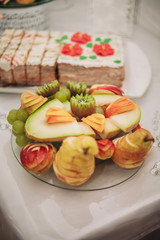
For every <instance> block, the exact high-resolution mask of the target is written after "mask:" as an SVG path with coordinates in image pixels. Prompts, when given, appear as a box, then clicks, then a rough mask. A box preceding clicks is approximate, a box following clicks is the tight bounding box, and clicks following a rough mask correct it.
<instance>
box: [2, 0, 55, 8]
mask: <svg viewBox="0 0 160 240" xmlns="http://www.w3.org/2000/svg"><path fill="white" fill-rule="evenodd" d="M53 1H54V0H35V2H34V3H31V4H26V5H25V4H19V3H17V2H13V1H10V2H8V3H7V4H6V5H3V4H2V3H0V8H25V7H33V6H38V5H41V4H44V3H49V2H53Z"/></svg>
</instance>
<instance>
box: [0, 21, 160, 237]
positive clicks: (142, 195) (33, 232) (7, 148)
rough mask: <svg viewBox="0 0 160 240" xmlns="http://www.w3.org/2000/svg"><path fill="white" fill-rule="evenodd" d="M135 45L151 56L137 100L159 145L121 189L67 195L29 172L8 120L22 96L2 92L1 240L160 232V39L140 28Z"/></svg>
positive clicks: (132, 235)
mask: <svg viewBox="0 0 160 240" xmlns="http://www.w3.org/2000/svg"><path fill="white" fill-rule="evenodd" d="M131 40H132V41H133V42H134V43H136V44H137V45H138V46H139V47H140V48H141V50H142V51H143V52H144V53H145V55H146V57H147V58H148V60H149V62H150V65H151V69H152V77H151V81H150V84H149V86H148V88H147V90H146V91H145V93H144V94H143V95H142V96H140V97H137V98H133V99H134V101H135V102H136V103H137V104H138V105H139V106H140V108H141V110H142V116H141V123H142V124H143V125H144V126H145V127H146V128H148V129H149V131H150V132H151V133H152V135H153V136H154V138H155V143H154V146H153V148H152V150H151V152H150V154H149V156H148V157H147V158H146V160H145V162H144V164H143V165H142V167H141V168H140V169H139V171H138V172H137V173H136V174H135V175H134V176H132V177H131V178H130V179H128V180H127V181H125V182H123V183H121V184H119V185H117V186H114V187H111V188H107V189H103V190H97V191H73V190H65V189H61V188H57V187H53V186H50V185H48V184H46V183H43V182H41V181H39V180H38V179H36V178H34V177H33V176H32V175H30V174H29V173H28V172H26V171H25V170H24V169H23V168H22V166H20V164H19V163H18V162H17V161H16V159H15V157H14V155H13V152H12V148H11V131H10V126H9V125H8V123H7V120H6V116H7V114H8V112H9V111H10V110H11V109H13V108H19V106H20V94H18V93H11V92H7V91H6V92H4V91H1V93H0V168H1V174H0V239H7V240H12V239H16V240H18V239H20V240H21V239H24V240H28V239H31V240H32V239H39V240H51V239H56V240H63V239H64V240H67V239H68V240H72V239H73V240H80V239H85V240H91V239H92V240H94V239H95V240H98V239H100V240H103V239H112V240H121V239H125V240H127V239H132V240H133V239H134V240H136V239H141V238H142V237H143V236H145V235H147V234H148V233H150V232H152V231H154V230H156V229H159V228H160V191H159V190H160V169H159V168H160V107H159V106H160V94H159V90H160V70H159V52H160V39H159V37H157V36H156V35H153V34H151V33H150V32H149V31H147V30H145V29H144V28H142V27H140V26H137V25H136V26H135V30H134V33H133V36H132V38H131ZM143 71H145V69H143ZM158 164H159V165H158ZM158 169H159V172H158ZM158 173H159V174H158ZM106 178H107V176H106Z"/></svg>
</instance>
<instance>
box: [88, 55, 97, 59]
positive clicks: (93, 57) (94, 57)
mask: <svg viewBox="0 0 160 240" xmlns="http://www.w3.org/2000/svg"><path fill="white" fill-rule="evenodd" d="M89 58H91V59H96V58H97V57H96V56H95V55H92V56H89Z"/></svg>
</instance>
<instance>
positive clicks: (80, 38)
mask: <svg viewBox="0 0 160 240" xmlns="http://www.w3.org/2000/svg"><path fill="white" fill-rule="evenodd" d="M71 41H73V42H77V43H81V44H86V43H88V42H90V41H91V36H90V35H88V34H87V33H80V32H77V33H75V34H73V36H72V37H71Z"/></svg>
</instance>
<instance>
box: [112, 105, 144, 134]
mask: <svg viewBox="0 0 160 240" xmlns="http://www.w3.org/2000/svg"><path fill="white" fill-rule="evenodd" d="M140 118H141V110H140V108H139V106H138V105H136V108H135V109H133V110H131V111H128V112H124V113H120V114H117V115H113V116H111V117H110V119H111V120H112V122H113V124H114V125H116V126H117V127H119V128H120V129H121V130H122V131H123V132H125V133H127V132H129V131H131V130H133V129H134V128H135V127H137V126H138V124H139V121H140Z"/></svg>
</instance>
